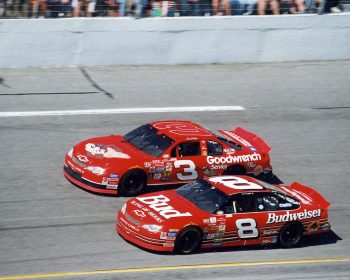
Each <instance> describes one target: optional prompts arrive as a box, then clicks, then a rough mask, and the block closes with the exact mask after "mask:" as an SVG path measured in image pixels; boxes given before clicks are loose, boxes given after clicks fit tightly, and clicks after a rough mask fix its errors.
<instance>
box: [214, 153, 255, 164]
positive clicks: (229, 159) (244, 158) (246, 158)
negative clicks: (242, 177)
mask: <svg viewBox="0 0 350 280" xmlns="http://www.w3.org/2000/svg"><path fill="white" fill-rule="evenodd" d="M259 160H261V155H260V154H258V153H254V154H249V155H241V156H231V155H228V156H225V157H213V156H208V157H207V162H208V163H209V164H231V163H242V162H250V161H259Z"/></svg>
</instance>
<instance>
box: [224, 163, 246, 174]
mask: <svg viewBox="0 0 350 280" xmlns="http://www.w3.org/2000/svg"><path fill="white" fill-rule="evenodd" d="M223 175H246V171H245V169H244V167H243V166H241V165H233V166H229V167H227V169H226V170H225V171H224V174H223Z"/></svg>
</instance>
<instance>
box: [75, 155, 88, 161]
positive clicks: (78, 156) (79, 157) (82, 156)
mask: <svg viewBox="0 0 350 280" xmlns="http://www.w3.org/2000/svg"><path fill="white" fill-rule="evenodd" d="M77 159H78V160H79V161H81V162H88V161H89V159H88V158H87V156H85V155H80V154H79V155H77Z"/></svg>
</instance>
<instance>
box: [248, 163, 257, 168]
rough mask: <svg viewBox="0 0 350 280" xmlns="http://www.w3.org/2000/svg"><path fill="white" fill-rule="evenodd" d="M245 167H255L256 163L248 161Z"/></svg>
mask: <svg viewBox="0 0 350 280" xmlns="http://www.w3.org/2000/svg"><path fill="white" fill-rule="evenodd" d="M247 167H248V168H254V167H256V163H254V162H248V163H247Z"/></svg>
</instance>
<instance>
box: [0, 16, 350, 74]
mask: <svg viewBox="0 0 350 280" xmlns="http://www.w3.org/2000/svg"><path fill="white" fill-rule="evenodd" d="M342 59H350V14H344V13H343V14H340V15H300V16H288V15H283V16H264V17H262V16H260V17H259V16H235V17H180V18H179V17H178V18H145V19H133V18H71V19H20V20H0V67H3V68H4V67H70V66H75V67H76V66H103V65H157V64H158V65H160V64H169V65H171V64H208V63H220V64H228V63H258V62H280V61H303V60H342Z"/></svg>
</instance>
